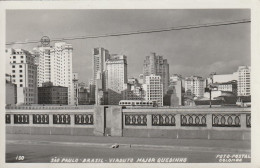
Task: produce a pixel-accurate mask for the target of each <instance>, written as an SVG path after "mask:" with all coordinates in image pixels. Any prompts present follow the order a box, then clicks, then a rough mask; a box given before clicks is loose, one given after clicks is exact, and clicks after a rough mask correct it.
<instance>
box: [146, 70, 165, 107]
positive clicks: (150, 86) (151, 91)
mask: <svg viewBox="0 0 260 168" xmlns="http://www.w3.org/2000/svg"><path fill="white" fill-rule="evenodd" d="M145 81H146V83H145V84H144V85H143V88H144V92H145V100H151V101H156V103H157V105H158V106H163V85H162V83H161V76H159V75H154V74H152V75H150V76H146V79H145Z"/></svg>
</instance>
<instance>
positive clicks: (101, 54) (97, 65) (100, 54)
mask: <svg viewBox="0 0 260 168" xmlns="http://www.w3.org/2000/svg"><path fill="white" fill-rule="evenodd" d="M109 58H110V56H109V52H108V50H106V49H104V48H94V49H93V64H92V65H93V82H94V85H95V84H96V79H97V75H98V72H100V73H101V75H102V76H101V80H102V85H103V87H104V89H106V77H105V71H106V70H107V68H106V61H107V60H108V59H109Z"/></svg>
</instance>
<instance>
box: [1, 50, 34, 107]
mask: <svg viewBox="0 0 260 168" xmlns="http://www.w3.org/2000/svg"><path fill="white" fill-rule="evenodd" d="M6 54H7V59H6V61H7V64H6V73H7V74H9V75H11V77H12V82H13V83H14V84H16V85H17V104H36V103H38V100H37V99H38V95H37V65H36V64H35V60H34V56H33V55H32V54H31V53H30V52H29V51H26V50H23V49H12V48H10V49H7V50H6Z"/></svg>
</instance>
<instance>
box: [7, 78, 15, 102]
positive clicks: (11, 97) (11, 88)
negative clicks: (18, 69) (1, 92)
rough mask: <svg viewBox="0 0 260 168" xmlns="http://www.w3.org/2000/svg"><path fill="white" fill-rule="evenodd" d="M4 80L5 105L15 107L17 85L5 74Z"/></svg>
mask: <svg viewBox="0 0 260 168" xmlns="http://www.w3.org/2000/svg"><path fill="white" fill-rule="evenodd" d="M5 77H6V80H5V104H6V105H15V104H16V103H17V85H16V84H14V83H12V76H11V75H9V74H6V76H5Z"/></svg>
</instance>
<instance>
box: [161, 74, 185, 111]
mask: <svg viewBox="0 0 260 168" xmlns="http://www.w3.org/2000/svg"><path fill="white" fill-rule="evenodd" d="M163 101H164V105H167V106H181V105H182V78H180V77H177V78H176V76H171V78H170V85H169V88H168V91H167V94H166V95H165V96H164V98H163Z"/></svg>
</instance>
